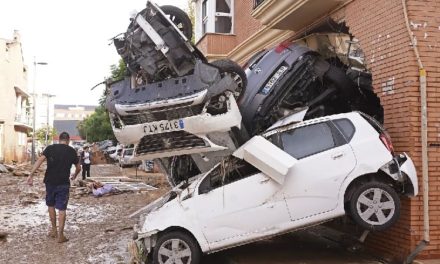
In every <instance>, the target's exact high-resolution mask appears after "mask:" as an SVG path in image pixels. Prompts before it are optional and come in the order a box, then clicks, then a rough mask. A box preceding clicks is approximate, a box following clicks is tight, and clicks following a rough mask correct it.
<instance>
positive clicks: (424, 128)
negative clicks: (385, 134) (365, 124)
mask: <svg viewBox="0 0 440 264" xmlns="http://www.w3.org/2000/svg"><path fill="white" fill-rule="evenodd" d="M402 6H403V14H404V17H405V23H406V29H407V30H408V35H409V38H410V40H411V44H412V47H413V51H414V54H415V56H416V59H417V64H418V65H419V83H420V102H421V109H420V111H421V127H420V129H421V138H422V181H423V240H422V241H420V242H419V244H418V245H417V246H416V248H415V249H414V250H413V251H412V252H411V254H410V255H409V256H408V257H407V258H406V261H405V263H412V261H413V260H414V259H415V258H416V256H417V255H418V254H419V253H420V252H422V251H423V249H424V248H425V247H426V245H428V244H429V241H430V239H429V205H428V202H429V174H428V113H427V112H428V111H427V103H426V70H425V68H424V67H423V64H422V60H421V59H420V54H419V50H418V48H417V45H416V43H415V41H414V38H413V34H412V32H411V27H410V25H409V19H408V11H407V8H406V0H402Z"/></svg>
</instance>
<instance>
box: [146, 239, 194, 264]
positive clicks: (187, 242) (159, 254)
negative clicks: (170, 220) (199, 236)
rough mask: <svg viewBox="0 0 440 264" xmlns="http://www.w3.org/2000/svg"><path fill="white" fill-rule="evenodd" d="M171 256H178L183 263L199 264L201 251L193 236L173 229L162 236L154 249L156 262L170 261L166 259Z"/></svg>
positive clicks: (154, 261)
mask: <svg viewBox="0 0 440 264" xmlns="http://www.w3.org/2000/svg"><path fill="white" fill-rule="evenodd" d="M184 252H185V253H184ZM181 255H183V256H181ZM169 258H178V259H180V261H181V263H183V264H199V263H200V258H201V251H200V248H199V245H198V243H197V241H196V240H195V239H194V238H193V237H191V236H190V235H188V234H186V233H184V232H180V231H173V232H169V233H165V234H164V235H162V236H160V237H159V239H158V240H157V242H156V246H155V247H154V250H153V263H154V264H164V263H168V262H166V261H167V260H168V259H169ZM170 263H177V262H170Z"/></svg>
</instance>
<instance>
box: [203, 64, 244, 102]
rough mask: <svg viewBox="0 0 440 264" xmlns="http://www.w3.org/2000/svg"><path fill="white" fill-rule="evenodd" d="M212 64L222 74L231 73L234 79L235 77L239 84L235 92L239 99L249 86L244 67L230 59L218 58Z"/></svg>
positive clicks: (236, 97)
mask: <svg viewBox="0 0 440 264" xmlns="http://www.w3.org/2000/svg"><path fill="white" fill-rule="evenodd" d="M211 64H212V65H214V66H216V67H217V68H218V69H219V70H220V73H221V74H225V73H229V74H231V75H232V79H234V81H235V82H236V83H237V86H238V88H237V90H236V92H234V95H235V99H236V100H237V101H238V100H239V99H240V98H241V96H242V95H243V94H244V91H245V89H246V86H247V77H246V73H245V72H244V70H243V68H241V67H240V65H238V64H237V63H236V62H234V61H232V60H228V59H222V60H216V61H213V62H211Z"/></svg>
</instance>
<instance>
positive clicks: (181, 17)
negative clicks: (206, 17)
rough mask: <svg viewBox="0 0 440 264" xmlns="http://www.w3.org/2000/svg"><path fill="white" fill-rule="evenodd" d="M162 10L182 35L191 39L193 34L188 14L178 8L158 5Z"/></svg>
mask: <svg viewBox="0 0 440 264" xmlns="http://www.w3.org/2000/svg"><path fill="white" fill-rule="evenodd" d="M160 9H162V11H163V12H164V13H165V14H166V15H169V16H170V20H171V21H172V22H173V23H174V24H175V25H176V26H177V28H179V29H180V31H182V33H183V35H185V37H186V38H187V39H188V40H189V41H191V39H192V35H193V25H192V23H191V19H190V18H189V16H188V15H187V14H186V13H185V12H184V11H183V10H182V9H180V8H178V7H175V6H171V5H163V6H161V7H160Z"/></svg>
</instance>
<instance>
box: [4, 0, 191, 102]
mask: <svg viewBox="0 0 440 264" xmlns="http://www.w3.org/2000/svg"><path fill="white" fill-rule="evenodd" d="M154 2H155V3H157V4H159V5H175V6H178V7H180V8H182V9H186V8H187V0H155V1H154ZM145 5H146V0H122V1H121V0H110V1H102V0H101V1H99V0H88V1H86V0H76V1H65V0H10V1H5V2H3V3H2V6H1V8H0V38H4V39H12V38H13V32H14V30H19V32H20V35H21V41H22V48H23V55H24V60H25V64H26V65H27V66H28V74H29V75H28V91H29V92H33V88H34V87H33V80H34V72H35V69H34V65H33V64H34V58H35V61H37V62H47V63H48V64H47V65H37V67H36V75H35V76H36V78H35V90H36V92H45V93H50V94H54V95H55V98H54V101H55V103H56V104H76V105H81V104H82V105H84V104H85V105H96V104H98V99H99V97H100V96H101V94H102V92H103V89H104V86H102V85H101V86H99V87H97V88H95V89H94V90H93V91H91V90H90V89H91V88H92V87H93V86H94V85H95V84H97V83H99V82H102V81H103V80H104V78H105V77H108V76H109V75H110V65H112V64H116V63H117V62H118V60H119V58H120V57H119V55H118V54H117V52H116V49H115V47H114V46H113V45H109V44H111V40H110V39H111V38H113V37H114V36H116V35H118V34H119V33H123V32H125V30H126V29H127V26H128V24H129V18H130V14H132V13H133V12H136V11H137V12H139V11H141V10H142V9H143V8H145Z"/></svg>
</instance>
